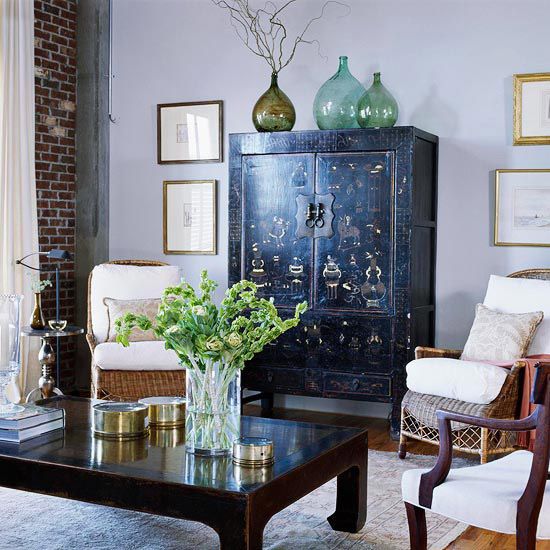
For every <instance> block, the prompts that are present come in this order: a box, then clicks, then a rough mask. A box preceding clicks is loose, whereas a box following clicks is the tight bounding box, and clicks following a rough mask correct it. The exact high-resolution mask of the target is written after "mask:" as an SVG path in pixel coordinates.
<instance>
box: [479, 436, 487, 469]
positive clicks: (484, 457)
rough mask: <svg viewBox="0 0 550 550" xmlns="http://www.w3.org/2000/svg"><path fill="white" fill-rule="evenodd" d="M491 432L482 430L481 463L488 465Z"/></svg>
mask: <svg viewBox="0 0 550 550" xmlns="http://www.w3.org/2000/svg"><path fill="white" fill-rule="evenodd" d="M488 447H489V430H488V429H487V428H481V449H480V450H479V456H480V463H481V464H487V460H488V457H489V453H488V452H487V451H488Z"/></svg>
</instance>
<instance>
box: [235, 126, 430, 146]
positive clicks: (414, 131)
mask: <svg viewBox="0 0 550 550" xmlns="http://www.w3.org/2000/svg"><path fill="white" fill-rule="evenodd" d="M400 132H405V133H410V134H411V136H412V135H417V136H418V137H421V138H422V139H426V140H428V141H433V142H437V141H438V139H439V138H438V136H436V135H435V134H432V133H430V132H427V131H425V130H422V129H420V128H417V127H416V126H394V127H392V128H354V129H341V130H315V129H313V130H296V131H292V132H238V133H230V134H229V137H230V138H231V139H240V138H243V137H251V136H258V137H259V136H264V137H280V138H281V139H292V138H293V137H294V138H299V137H301V136H304V135H319V136H322V135H326V136H330V135H348V136H357V137H359V136H361V135H364V136H367V135H373V134H380V135H382V134H395V133H400Z"/></svg>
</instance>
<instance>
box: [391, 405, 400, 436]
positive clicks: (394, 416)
mask: <svg viewBox="0 0 550 550" xmlns="http://www.w3.org/2000/svg"><path fill="white" fill-rule="evenodd" d="M400 433H401V405H400V404H399V403H394V404H393V406H392V411H391V419H390V437H391V438H392V439H393V440H394V441H399V435H400Z"/></svg>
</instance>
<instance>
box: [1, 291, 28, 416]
mask: <svg viewBox="0 0 550 550" xmlns="http://www.w3.org/2000/svg"><path fill="white" fill-rule="evenodd" d="M22 299H23V296H20V295H17V294H0V416H4V415H9V414H13V413H16V412H21V411H22V410H24V408H23V407H21V406H20V405H15V404H13V403H11V402H10V401H9V400H8V398H7V396H6V389H7V386H8V384H9V383H10V381H11V380H12V379H13V378H14V377H15V376H17V375H18V374H19V369H20V367H21V357H20V349H19V340H20V338H21V300H22Z"/></svg>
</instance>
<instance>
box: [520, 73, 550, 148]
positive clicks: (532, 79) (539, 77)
mask: <svg viewBox="0 0 550 550" xmlns="http://www.w3.org/2000/svg"><path fill="white" fill-rule="evenodd" d="M536 82H548V85H549V90H550V73H531V74H515V75H514V145H550V135H541V136H536V135H528V136H525V135H523V108H522V106H523V87H524V85H525V84H529V83H536ZM545 94H547V95H545V99H546V106H543V105H542V103H541V105H539V108H540V109H541V114H542V109H544V108H545V109H546V110H547V112H546V118H545V121H546V119H547V122H545V125H546V124H548V125H549V127H550V93H549V92H545ZM549 133H550V132H549Z"/></svg>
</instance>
